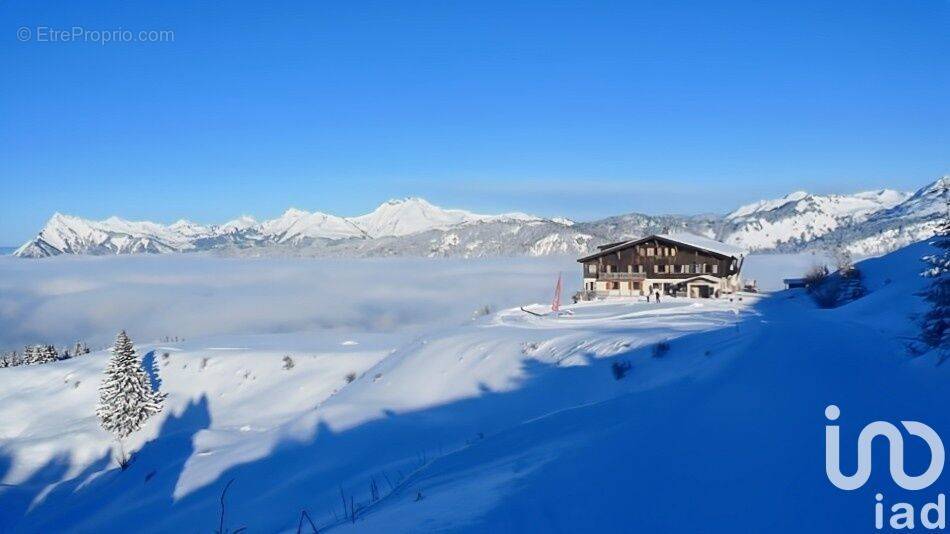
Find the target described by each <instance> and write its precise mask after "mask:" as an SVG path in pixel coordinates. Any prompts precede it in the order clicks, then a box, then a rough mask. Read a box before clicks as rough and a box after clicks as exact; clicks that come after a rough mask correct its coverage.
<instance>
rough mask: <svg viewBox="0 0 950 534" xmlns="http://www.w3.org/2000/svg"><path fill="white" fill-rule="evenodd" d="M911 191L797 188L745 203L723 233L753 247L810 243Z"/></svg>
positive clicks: (896, 201) (895, 202)
mask: <svg viewBox="0 0 950 534" xmlns="http://www.w3.org/2000/svg"><path fill="white" fill-rule="evenodd" d="M908 197H910V194H909V193H902V192H898V191H892V190H890V189H882V190H880V191H866V192H861V193H856V194H853V195H813V194H809V193H806V192H804V191H796V192H794V193H791V194H789V195H786V196H785V197H783V198H780V199H775V200H763V201H760V202H756V203H753V204H749V205H746V206H742V207H740V208H739V209H737V210H735V211H733V212H732V213H730V214H728V215H726V217H725V220H724V223H723V227H722V229H721V230H720V235H721V236H722V237H723V238H724V241H726V242H727V243H729V244H732V245H736V246H741V247H746V248H749V249H752V250H767V249H774V248H777V247H779V246H781V245H788V244H796V243H807V242H809V241H812V240H814V239H817V238H819V237H821V236H823V235H825V234H828V233H829V232H833V231H835V230H837V229H839V228H843V227H846V226H853V225H856V224H860V223H862V222H864V221H866V220H867V219H868V218H869V217H870V216H871V215H873V214H875V213H879V212H881V211H884V210H888V209H891V208H893V207H895V206H898V205H900V204H901V203H902V202H904V201H906V200H907V199H908Z"/></svg>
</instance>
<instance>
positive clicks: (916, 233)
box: [815, 176, 950, 256]
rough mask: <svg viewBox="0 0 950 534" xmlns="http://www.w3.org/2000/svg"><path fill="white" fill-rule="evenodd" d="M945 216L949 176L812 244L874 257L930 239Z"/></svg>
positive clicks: (948, 210) (947, 213)
mask: <svg viewBox="0 0 950 534" xmlns="http://www.w3.org/2000/svg"><path fill="white" fill-rule="evenodd" d="M948 217H950V176H944V177H943V178H941V179H939V180H937V181H936V182H934V183H932V184H929V185H927V186H924V187H922V188H921V189H919V190H918V191H917V192H915V193H914V194H913V195H911V196H910V197H909V198H908V199H907V200H905V201H904V202H901V203H900V204H897V205H896V206H894V207H892V208H890V209H886V210H882V211H878V212H875V213H874V214H872V215H870V216H869V217H868V218H867V220H866V221H865V222H864V223H863V224H860V225H854V226H851V227H846V228H842V229H840V230H838V231H836V232H833V233H831V234H828V235H826V236H824V238H823V239H821V240H820V241H819V242H818V243H815V244H816V245H819V246H821V245H826V246H832V245H833V244H834V243H843V244H844V245H845V246H846V247H847V248H848V250H850V251H851V253H852V254H854V255H856V256H877V255H880V254H884V253H887V252H889V251H891V250H894V249H895V248H899V247H903V246H905V245H908V244H910V243H915V242H917V241H921V240H924V239H927V238H929V237H931V236H933V235H934V234H935V233H936V231H937V227H938V226H939V225H940V223H941V221H943V220H946V219H947V218H948Z"/></svg>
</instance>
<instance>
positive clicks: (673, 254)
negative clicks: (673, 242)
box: [670, 247, 676, 256]
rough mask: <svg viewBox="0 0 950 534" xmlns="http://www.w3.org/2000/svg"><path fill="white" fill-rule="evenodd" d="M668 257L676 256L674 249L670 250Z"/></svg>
mask: <svg viewBox="0 0 950 534" xmlns="http://www.w3.org/2000/svg"><path fill="white" fill-rule="evenodd" d="M670 256H676V247H672V248H670Z"/></svg>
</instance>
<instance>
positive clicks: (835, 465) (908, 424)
mask: <svg viewBox="0 0 950 534" xmlns="http://www.w3.org/2000/svg"><path fill="white" fill-rule="evenodd" d="M825 417H826V418H827V419H828V420H829V421H837V420H838V418H839V417H841V410H840V409H838V407H837V406H835V405H834V404H832V405H830V406H828V407H827V408H825ZM901 425H903V427H904V429H905V430H906V431H907V433H908V434H910V435H911V436H917V437H918V438H921V439H923V440H924V442H926V443H927V446H928V447H929V448H930V465H929V466H928V467H927V470H926V471H924V472H923V473H922V474H920V475H916V476H911V475H908V474H907V473H906V472H904V436H903V435H902V434H901V431H900V430H899V429H898V428H897V427H896V426H894V425H892V424H891V423H888V422H887V421H874V422H872V423H871V424H869V425H867V426H865V427H864V429H862V430H861V434H860V435H858V467H857V470H856V471H855V473H854V474H853V475H850V476H846V475H844V474H843V473H842V472H841V436H840V434H839V432H838V426H837V425H825V473H826V474H827V475H828V480H830V481H831V483H832V484H834V485H835V486H836V487H838V488H839V489H842V490H845V491H850V490H855V489H858V488H860V487H862V486H864V484H865V483H866V482H867V481H868V479H869V478H870V477H871V444H872V442H873V441H874V438H876V437H878V436H883V437H884V438H886V439H887V443H888V450H889V451H890V458H889V459H890V471H891V478H892V479H894V483H896V484H897V485H898V486H900V487H902V488H904V489H906V490H911V491H914V490H921V489H924V488H927V487H930V485H932V484H933V483H934V482H936V481H937V479H938V478H940V474H941V473H942V472H943V464H944V460H945V452H944V449H943V441H941V440H940V436H939V435H937V433H936V432H935V431H934V429H932V428H930V427H929V426H927V425H925V424H923V423H920V422H918V421H901ZM875 500H876V501H877V504H875V505H874V526H875V528H877V529H882V528H884V505H883V503H882V501H883V500H884V495H883V494H881V493H878V494H877V495H875ZM890 511H891V512H892V515H891V516H890V521H889V524H890V526H891V527H892V528H895V529H905V528H907V529H912V528H914V519H915V514H914V506H913V505H911V504H910V503H904V502H899V503H896V504H894V505H893V506H891V508H890ZM920 524H921V526H923V527H924V528H927V529H943V528H946V498H945V496H944V495H943V494H942V493H941V494H938V495H937V502H935V503H927V504H925V505H924V506H922V507H921V509H920Z"/></svg>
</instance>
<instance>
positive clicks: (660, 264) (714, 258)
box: [577, 234, 746, 299]
mask: <svg viewBox="0 0 950 534" xmlns="http://www.w3.org/2000/svg"><path fill="white" fill-rule="evenodd" d="M597 248H598V249H599V251H598V252H597V253H595V254H591V255H590V256H586V257H583V258H580V259H579V260H577V261H578V262H579V263H581V264H582V265H583V278H584V285H583V290H582V291H581V293H580V298H582V299H590V298H593V297H609V296H618V297H635V296H641V295H647V294H654V293H656V292H657V291H659V292H661V293H663V294H665V295H677V296H688V297H693V298H708V297H718V296H719V295H721V294H723V293H732V292H734V291H737V290H738V289H739V288H740V287H741V285H740V280H739V271H740V270H741V269H742V261H743V259H744V258H745V255H746V252H745V251H744V250H742V249H740V248H738V247H734V246H732V245H727V244H725V243H721V242H719V241H716V240H713V239H710V238H708V237H702V236H698V235H693V234H656V235H651V236H648V237H644V238H642V239H634V240H630V241H622V242H619V243H609V244H606V245H602V246H599V247H597Z"/></svg>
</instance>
